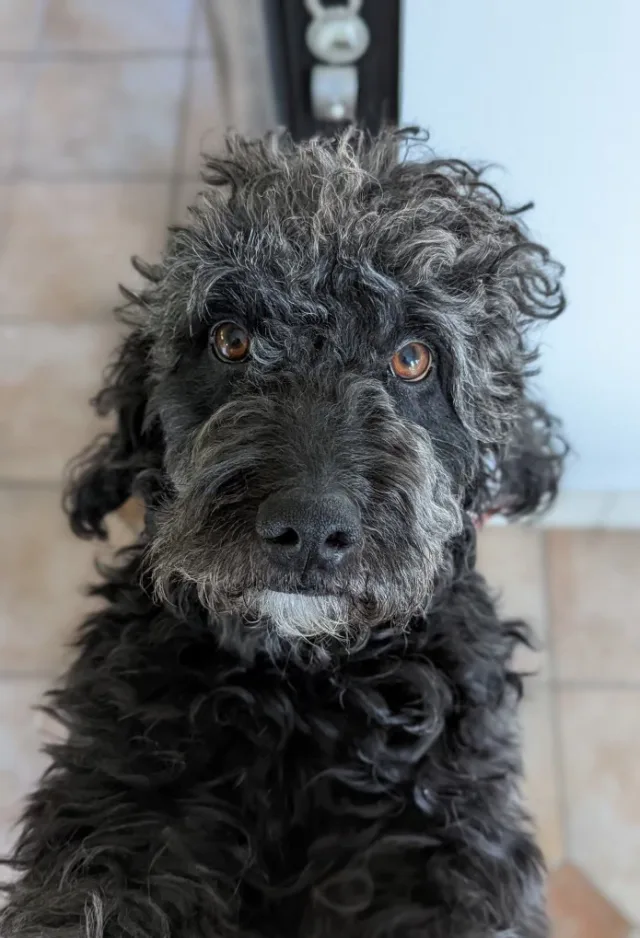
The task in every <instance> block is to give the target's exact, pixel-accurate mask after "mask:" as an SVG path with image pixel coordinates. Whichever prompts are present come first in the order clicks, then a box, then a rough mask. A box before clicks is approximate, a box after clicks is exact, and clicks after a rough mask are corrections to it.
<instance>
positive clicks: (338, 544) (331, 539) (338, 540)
mask: <svg viewBox="0 0 640 938" xmlns="http://www.w3.org/2000/svg"><path fill="white" fill-rule="evenodd" d="M324 545H325V547H329V548H330V549H331V550H345V549H346V548H347V547H350V546H351V538H350V537H349V535H348V534H347V533H346V532H345V531H332V532H331V534H329V536H328V537H327V538H326V540H325V542H324Z"/></svg>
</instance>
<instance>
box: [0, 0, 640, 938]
mask: <svg viewBox="0 0 640 938" xmlns="http://www.w3.org/2000/svg"><path fill="white" fill-rule="evenodd" d="M324 7H325V4H320V3H313V2H307V3H305V2H303V0H0V422H1V426H0V852H1V851H3V850H4V849H6V848H7V846H8V845H9V843H10V840H11V837H12V833H11V824H12V822H13V821H14V820H15V818H16V816H17V812H18V811H19V805H20V801H21V799H22V797H23V796H24V794H25V793H26V791H27V790H28V789H29V788H30V787H31V786H32V785H33V784H34V782H35V779H36V778H37V776H38V774H39V773H40V771H41V770H42V767H43V764H44V763H43V759H42V757H41V756H40V755H39V754H38V749H39V746H40V745H41V743H42V741H43V740H46V739H47V738H48V737H50V735H51V734H53V733H55V728H54V727H52V726H50V725H48V724H47V723H46V721H44V720H43V718H42V717H40V716H38V715H37V714H36V713H35V712H34V711H33V705H34V703H35V702H37V700H38V698H39V696H40V694H41V693H42V691H43V690H44V689H45V688H46V687H47V686H48V685H49V684H50V683H51V681H52V680H53V678H54V677H55V676H56V674H58V673H59V672H60V670H61V668H62V667H63V665H64V662H65V660H66V657H67V656H68V652H67V651H66V650H65V643H66V642H67V641H68V640H69V637H70V635H71V634H72V632H73V629H74V626H75V625H76V624H77V623H78V621H79V619H80V617H81V615H82V614H83V612H84V611H85V610H86V609H87V608H88V600H86V599H85V598H83V596H82V594H81V589H80V588H81V585H82V584H84V583H86V582H87V580H89V579H90V578H91V576H92V563H93V558H94V556H95V554H96V548H95V547H94V546H92V545H87V544H85V543H81V542H79V541H77V540H74V539H73V538H72V537H71V535H70V534H69V533H68V532H67V529H66V524H65V520H64V518H63V516H62V513H61V510H60V504H59V503H60V483H61V474H62V470H63V467H64V464H65V462H66V461H67V460H68V459H69V457H70V456H72V455H74V454H75V453H76V452H77V451H78V450H79V449H80V448H81V447H82V446H83V445H84V444H85V443H87V442H88V441H89V440H90V439H91V437H92V435H93V434H94V433H95V432H96V431H97V430H98V427H97V425H96V422H95V421H94V419H93V417H92V415H91V411H90V409H89V407H88V405H87V401H88V398H89V397H90V396H91V395H92V393H93V392H95V390H96V388H97V386H98V383H99V379H100V372H101V369H102V367H103V365H104V363H105V361H106V359H107V357H108V356H109V353H110V351H111V350H112V348H113V346H114V343H115V342H116V340H117V335H118V327H117V326H116V324H115V323H114V322H113V320H112V318H111V313H110V311H111V308H112V307H113V305H114V304H115V303H116V302H117V300H118V293H117V283H118V282H119V281H122V282H124V283H126V284H127V285H129V286H135V283H136V278H135V275H134V274H133V272H132V271H131V269H130V267H129V257H130V255H131V254H133V253H136V254H140V255H142V256H143V257H145V258H146V259H149V260H153V259H154V257H157V256H158V253H159V251H160V250H161V248H162V244H163V240H164V231H165V229H166V226H167V224H169V223H170V222H172V221H177V220H180V219H181V218H183V217H184V214H185V209H186V206H187V205H188V204H189V202H191V201H193V199H194V198H195V195H196V193H197V191H198V168H199V154H200V152H201V150H203V149H215V148H216V147H217V146H219V145H220V141H221V138H222V135H223V133H224V130H225V128H226V127H230V126H233V127H235V128H237V129H239V130H241V131H245V132H250V133H259V132H261V131H263V130H266V129H268V128H272V127H274V126H275V125H277V124H286V125H288V126H289V127H291V129H292V130H293V132H294V134H295V135H296V136H307V135H308V134H309V133H312V132H315V131H316V130H326V129H332V128H333V127H335V126H336V124H338V123H340V122H343V121H344V120H348V119H349V118H352V117H356V118H357V119H359V120H361V121H363V122H364V123H366V124H368V125H369V126H371V127H372V128H374V129H375V126H376V125H377V124H378V123H379V122H380V120H381V119H386V120H391V121H395V120H399V121H400V122H404V123H413V122H417V123H419V124H421V125H423V126H425V127H427V128H429V129H430V130H431V131H432V137H431V142H432V145H433V147H434V149H435V151H436V152H437V153H438V154H439V155H448V156H462V157H464V158H467V159H470V160H474V161H477V160H480V161H485V162H492V163H497V164H500V166H501V167H502V168H497V169H495V170H492V179H493V180H494V181H496V182H497V183H498V185H499V186H500V188H501V189H502V190H503V191H504V192H505V194H506V195H507V196H508V197H509V198H510V199H512V200H513V201H514V202H526V201H528V200H529V199H533V200H534V201H535V209H534V210H533V211H532V212H531V213H530V215H529V223H530V226H531V228H532V230H533V232H534V234H535V235H536V236H538V237H539V238H540V239H541V240H542V241H543V242H544V243H546V244H548V245H549V246H550V247H551V249H552V250H553V252H554V253H555V254H556V256H558V257H559V258H560V259H561V260H563V261H564V262H565V263H566V264H567V281H566V282H567V291H568V294H569V300H570V307H569V310H568V312H567V314H566V315H565V316H564V317H562V319H561V320H559V321H558V322H557V323H554V324H552V325H551V326H550V327H549V328H548V329H547V330H546V332H545V336H544V356H543V365H544V367H543V371H542V375H541V377H540V379H539V382H540V388H541V393H543V394H544V395H545V396H546V398H547V400H548V401H549V402H550V403H551V404H552V405H553V407H554V409H555V410H556V412H558V413H559V414H561V415H562V417H563V418H564V420H565V421H566V424H567V431H568V434H569V436H570V438H571V440H572V442H573V444H574V447H575V449H576V457H575V459H574V460H573V462H572V464H571V466H570V468H569V472H568V474H567V478H566V482H565V488H564V490H563V492H562V495H561V498H560V500H559V503H558V506H557V508H556V509H555V510H554V511H553V512H552V514H551V515H550V516H548V517H547V518H546V519H545V520H544V521H543V522H542V524H540V525H538V526H535V527H534V526H530V527H509V528H507V527H505V526H489V527H488V528H487V529H485V531H484V532H483V533H482V535H481V545H480V563H481V566H482V568H483V570H484V572H485V573H486V575H487V577H488V578H489V580H490V582H491V583H492V584H493V585H494V586H495V588H496V589H497V590H499V591H500V592H501V595H502V608H503V610H504V611H505V613H507V614H514V615H518V616H523V617H525V618H527V619H528V620H529V621H530V622H531V623H532V624H533V625H534V627H535V628H536V630H537V632H538V635H539V636H540V638H541V641H542V644H543V650H542V651H541V652H540V653H538V654H535V655H533V654H531V655H527V657H526V660H523V664H524V665H525V666H526V667H527V668H532V669H534V670H536V671H537V676H536V677H535V678H532V679H531V680H530V682H529V685H528V690H527V695H526V700H525V703H524V708H523V729H524V738H525V759H526V770H527V795H528V798H529V801H530V804H531V807H532V811H533V813H534V815H535V817H536V820H537V824H538V831H539V838H540V842H541V844H542V846H543V848H544V851H545V854H546V857H547V861H548V864H549V867H550V870H551V879H550V883H551V889H550V902H551V907H552V914H553V918H554V923H555V925H554V927H555V935H556V938H629V936H630V935H632V934H636V935H637V934H640V932H634V928H635V929H639V928H640V425H639V424H640V421H639V418H638V415H639V413H640V376H639V372H640V369H639V368H638V367H637V365H636V358H635V352H636V349H637V348H638V347H639V346H640V315H639V311H638V308H637V304H638V300H637V289H636V277H635V274H636V268H637V263H638V262H637V258H636V256H635V255H636V253H637V249H638V245H639V240H640V235H639V234H638V218H640V189H639V188H638V186H637V185H636V172H637V171H636V161H637V154H638V152H639V150H640V123H639V120H638V107H637V100H636V99H637V97H638V93H639V92H640V65H639V64H638V57H637V50H636V48H635V46H636V43H637V32H638V28H639V27H640V12H639V8H638V6H637V5H636V4H635V0H608V2H606V3H605V2H604V0H593V2H592V3H589V4H584V3H581V2H578V0H564V2H563V3H561V4H559V3H557V2H555V0H537V2H536V3H535V4H532V3H530V4H515V3H513V2H512V0H486V2H484V3H480V2H477V0H476V2H472V0H458V2H457V3H455V4H453V3H445V2H444V0H404V3H397V2H395V0H388V2H387V0H385V3H381V2H374V0H369V2H367V0H365V2H364V3H362V4H360V3H357V2H356V3H352V2H350V3H349V4H348V5H347V8H346V9H345V8H344V6H343V13H340V12H339V11H338V12H336V10H335V9H333V10H329V11H327V10H325V9H324ZM359 8H360V9H359ZM350 17H351V19H350ZM354 17H355V18H356V19H357V20H359V22H355V23H354V19H353V18H354ZM363 23H364V28H363V26H362V24H363ZM327 24H328V25H327ZM311 26H313V29H310V27H311ZM632 254H633V256H632ZM135 524H136V512H135V508H134V506H125V508H124V509H123V510H122V511H121V512H120V513H119V515H118V516H116V517H113V518H112V519H111V524H110V533H111V545H110V546H109V547H105V548H104V549H102V548H101V550H106V551H108V550H111V549H112V548H113V547H117V546H118V545H121V544H123V543H125V542H126V541H127V540H128V539H130V538H131V537H132V528H134V527H135Z"/></svg>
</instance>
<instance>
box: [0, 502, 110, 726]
mask: <svg viewBox="0 0 640 938" xmlns="http://www.w3.org/2000/svg"><path fill="white" fill-rule="evenodd" d="M60 498H61V496H60V493H59V492H58V491H56V490H53V489H52V490H42V489H31V488H26V489H5V490H2V489H0V517H2V525H0V662H2V665H1V670H2V671H3V672H6V671H12V672H19V671H21V672H39V671H49V670H52V671H54V672H55V671H57V670H58V669H59V668H60V666H61V662H63V660H65V659H66V654H65V648H64V646H65V644H66V643H67V642H68V641H69V638H70V637H71V635H72V633H73V632H74V630H75V629H76V628H77V626H78V625H79V624H80V620H81V617H82V615H83V613H84V612H85V611H87V610H88V609H89V608H90V605H91V603H90V601H89V600H88V599H87V598H86V597H85V596H83V595H81V589H83V588H84V587H85V586H86V585H87V583H89V582H92V581H95V580H96V575H95V572H94V569H93V558H94V556H95V553H96V549H95V547H94V545H93V544H90V543H87V542H86V541H81V540H80V539H79V538H77V537H74V535H73V534H72V533H71V531H70V530H69V526H68V524H67V519H66V517H65V516H64V514H63V512H62V508H61V504H60ZM94 604H95V603H94ZM0 719H1V714H0Z"/></svg>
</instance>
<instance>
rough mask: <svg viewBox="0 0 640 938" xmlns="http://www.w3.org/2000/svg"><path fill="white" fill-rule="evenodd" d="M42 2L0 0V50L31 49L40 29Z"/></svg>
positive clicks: (40, 0) (38, 0)
mask: <svg viewBox="0 0 640 938" xmlns="http://www.w3.org/2000/svg"><path fill="white" fill-rule="evenodd" d="M43 3H44V0H2V2H1V3H0V52H27V51H29V50H30V49H33V47H34V46H35V43H36V39H37V36H38V32H39V29H40V22H41V18H42V8H43ZM0 87H3V86H1V85H0Z"/></svg>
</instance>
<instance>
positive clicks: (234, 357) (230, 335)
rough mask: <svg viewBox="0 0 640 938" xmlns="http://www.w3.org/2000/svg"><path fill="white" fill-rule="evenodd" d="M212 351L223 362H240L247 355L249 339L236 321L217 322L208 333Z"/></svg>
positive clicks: (245, 331)
mask: <svg viewBox="0 0 640 938" xmlns="http://www.w3.org/2000/svg"><path fill="white" fill-rule="evenodd" d="M210 342H211V347H212V349H213V351H214V352H215V353H216V355H217V356H218V358H219V359H221V360H222V361H223V362H242V361H244V360H245V358H247V356H248V355H249V347H250V345H251V339H250V338H249V333H248V332H247V330H246V329H245V328H244V326H239V325H238V323H237V322H231V321H229V322H219V323H218V324H217V325H216V326H214V327H213V329H212V330H211V334H210Z"/></svg>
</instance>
